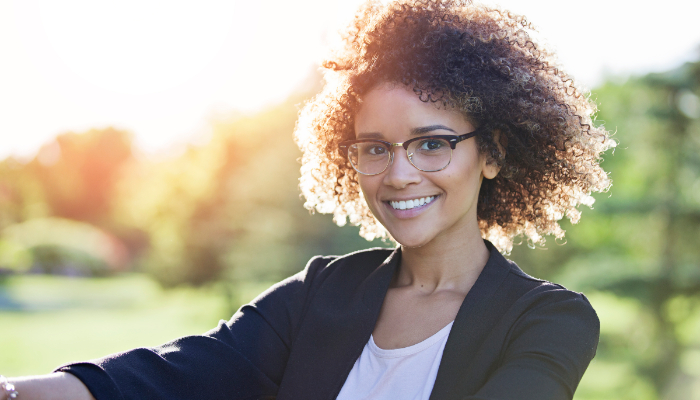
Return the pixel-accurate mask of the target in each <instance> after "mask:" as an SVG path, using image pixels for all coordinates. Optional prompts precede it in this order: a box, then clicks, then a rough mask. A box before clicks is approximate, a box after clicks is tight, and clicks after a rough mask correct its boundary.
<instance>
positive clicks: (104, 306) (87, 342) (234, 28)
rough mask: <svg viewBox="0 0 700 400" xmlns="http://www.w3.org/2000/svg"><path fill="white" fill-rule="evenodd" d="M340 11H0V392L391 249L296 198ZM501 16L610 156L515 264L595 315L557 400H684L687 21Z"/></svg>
mask: <svg viewBox="0 0 700 400" xmlns="http://www.w3.org/2000/svg"><path fill="white" fill-rule="evenodd" d="M359 3H360V1H359V0H344V1H340V0H303V1H302V0H298V1H293V2H290V1H282V0H274V1H268V2H264V3H262V2H248V3H244V2H240V1H213V0H212V1H210V0H200V1H197V2H196V4H195V2H191V3H186V2H162V1H152V0H139V1H130V0H122V1H119V2H93V1H87V0H64V1H61V2H53V1H48V0H45V1H39V0H24V1H19V0H17V1H13V0H0V57H2V62H1V63H0V160H2V161H0V373H2V374H4V375H10V376H12V375H19V374H41V373H47V372H50V371H51V370H52V369H53V368H55V367H57V366H58V365H60V364H62V363H67V362H70V361H74V360H82V359H89V358H95V357H99V356H102V355H106V354H109V353H113V352H117V351H121V350H125V349H128V348H132V347H140V346H151V345H156V344H160V343H163V342H165V341H168V340H170V339H173V338H175V337H178V336H183V335H188V334H197V333H202V332H204V331H206V330H208V329H210V328H212V327H214V326H215V325H216V324H217V323H218V321H219V320H220V319H228V318H229V317H230V315H231V314H232V313H233V312H234V311H235V310H236V309H237V308H238V307H239V306H240V304H242V303H244V302H247V301H249V300H251V299H252V298H253V297H254V296H255V295H257V294H258V293H260V292H261V291H262V290H264V289H265V288H266V287H268V286H269V285H270V284H271V283H272V282H275V281H278V280H280V279H282V278H284V277H286V276H289V275H291V274H293V273H295V272H296V271H299V270H300V269H301V268H303V266H304V265H305V263H306V261H307V260H308V259H309V258H310V257H311V256H313V255H316V254H342V253H346V252H349V251H353V250H357V249H362V248H366V247H369V246H389V244H387V243H382V242H375V243H368V242H366V241H364V240H363V239H361V238H360V237H359V236H358V234H357V232H358V230H357V228H355V227H343V228H338V227H337V226H335V225H334V224H333V223H332V221H331V218H330V216H324V215H310V214H309V212H308V211H306V210H305V209H304V208H303V207H302V204H303V201H302V200H301V199H300V197H299V193H298V190H297V179H298V176H299V163H298V161H297V160H298V158H299V157H300V153H299V151H298V149H297V148H296V146H295V145H294V143H293V140H292V130H293V128H294V123H295V119H296V116H297V112H298V109H299V107H300V105H301V104H303V103H304V101H305V100H306V99H309V98H310V97H312V96H313V95H314V94H315V93H317V92H318V91H319V90H320V88H321V81H322V80H321V75H320V73H319V72H318V70H317V66H318V65H319V63H320V61H321V60H322V59H323V56H324V54H325V52H326V51H327V49H328V47H329V46H332V45H333V43H335V42H336V41H337V40H338V39H337V34H336V33H337V31H338V29H339V28H340V27H342V26H343V25H344V24H345V23H347V21H349V19H350V18H351V17H352V15H353V13H354V10H355V9H356V7H357V5H358V4H359ZM491 4H493V3H491ZM498 4H499V5H501V6H502V7H504V8H507V9H510V10H513V11H515V12H517V13H521V14H525V15H526V16H528V18H529V19H530V21H532V22H533V23H534V24H535V26H536V27H537V28H538V29H539V32H540V36H541V38H542V40H543V41H545V42H547V43H548V44H549V45H550V47H553V48H554V49H556V50H557V52H558V54H559V57H560V61H561V63H562V64H563V65H564V68H565V69H566V70H567V71H568V72H570V73H571V74H572V75H573V76H574V78H575V79H576V81H577V82H579V84H581V85H583V86H584V87H585V88H587V89H588V90H590V91H591V97H592V98H593V99H594V100H595V101H597V102H598V104H599V108H600V111H599V113H598V114H597V119H596V123H597V124H600V125H604V126H605V127H606V128H607V129H609V130H610V131H612V132H615V136H614V137H615V139H616V141H617V142H618V147H617V148H616V149H615V151H614V152H609V153H607V154H605V156H604V158H605V161H604V162H603V165H604V167H605V169H606V170H607V171H609V172H610V174H611V177H612V179H613V182H614V185H613V187H612V189H611V190H610V192H608V193H602V194H598V195H596V196H595V197H596V199H597V201H596V203H595V207H594V209H591V210H589V209H588V208H586V207H584V209H583V218H582V219H581V222H580V223H579V224H577V225H573V226H572V225H571V224H569V223H568V221H564V222H563V223H562V225H563V227H564V229H566V230H567V239H566V242H567V243H566V244H565V245H564V244H563V243H556V242H555V241H554V240H553V239H550V240H548V242H547V245H546V246H544V247H537V248H534V249H533V248H528V246H527V244H522V245H520V246H516V248H515V249H514V250H513V253H512V255H511V258H512V259H514V260H515V261H516V262H518V264H519V265H520V266H521V267H522V268H523V269H524V270H525V271H526V272H528V273H530V274H532V275H534V276H537V277H540V278H545V279H549V280H552V281H555V282H558V283H561V284H564V285H565V286H567V287H568V288H570V289H572V290H576V291H582V292H584V293H585V294H586V295H587V296H588V297H589V299H590V300H591V302H592V303H593V305H594V307H595V308H596V310H597V312H598V314H599V317H600V319H601V323H602V328H601V329H602V337H601V342H600V346H599V348H598V354H597V356H596V358H595V359H594V361H593V363H592V364H591V367H590V368H589V370H588V372H587V373H586V375H585V376H584V379H583V381H582V383H581V385H580V387H579V390H578V392H577V394H576V399H578V400H584V399H635V400H645V399H648V400H656V399H674V400H675V399H678V400H680V399H683V400H685V399H700V239H699V237H700V100H699V97H698V96H699V95H700V47H699V46H700V29H698V25H697V22H696V20H695V18H696V16H697V15H698V12H700V4H698V3H693V4H691V2H688V1H681V0H668V1H665V2H663V4H661V3H657V4H653V5H649V6H643V5H642V4H641V3H639V2H635V3H630V2H626V1H617V0H612V1H609V0H608V1H602V0H590V1H587V2H585V3H580V2H566V3H562V2H555V1H545V0H540V1H537V0H531V1H528V2H519V3H518V2H517V1H515V0H508V1H505V0H504V1H501V2H498Z"/></svg>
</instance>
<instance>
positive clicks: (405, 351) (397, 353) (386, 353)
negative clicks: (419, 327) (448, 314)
mask: <svg viewBox="0 0 700 400" xmlns="http://www.w3.org/2000/svg"><path fill="white" fill-rule="evenodd" d="M452 324H454V321H452V322H450V323H449V324H447V325H446V326H445V327H443V328H442V329H440V330H439V331H437V333H435V334H434V335H432V336H430V337H429V338H427V339H425V340H423V341H422V342H418V343H416V344H414V345H412V346H408V347H401V348H398V349H382V348H380V347H379V346H377V344H376V343H375V342H374V335H370V337H369V343H367V346H368V348H369V350H370V351H371V352H372V353H373V354H374V355H375V356H377V357H380V358H399V357H406V356H410V355H411V354H416V353H419V352H421V351H423V350H425V349H427V348H429V347H431V346H434V345H436V344H438V343H439V342H440V341H441V340H442V339H444V338H445V336H447V335H449V333H450V329H452Z"/></svg>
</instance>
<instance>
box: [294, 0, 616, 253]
mask: <svg viewBox="0 0 700 400" xmlns="http://www.w3.org/2000/svg"><path fill="white" fill-rule="evenodd" d="M534 32H535V31H534V28H533V27H532V25H531V24H530V23H529V22H528V21H527V20H526V19H525V18H524V17H522V16H518V15H514V14H512V13H510V12H507V11H502V10H499V9H496V8H489V7H485V6H481V5H475V4H472V3H471V2H470V1H459V0H412V1H411V0H406V1H400V0H399V1H394V2H391V3H390V4H382V2H381V1H379V0H374V1H373V0H370V1H368V2H367V3H366V4H365V5H364V6H363V7H362V8H361V9H360V11H359V12H358V13H357V15H356V16H355V18H354V21H353V23H352V24H351V26H350V28H349V29H348V30H347V31H346V32H345V33H344V36H343V41H344V45H343V47H342V48H341V49H339V50H338V51H337V52H336V53H335V54H334V55H333V57H331V59H329V60H327V61H325V62H324V63H323V67H324V69H325V80H326V84H325V86H324V89H323V91H322V92H321V93H320V94H318V95H317V96H316V97H315V98H314V99H312V100H311V101H309V102H308V103H307V104H306V105H305V106H304V108H303V109H302V110H301V113H300V116H299V120H298V122H297V126H296V129H295V139H296V141H297V144H298V145H299V147H300V149H301V150H302V152H303V157H302V167H301V171H302V176H301V179H300V188H301V191H302V194H303V195H304V196H305V198H306V203H305V207H306V208H308V209H309V210H312V211H313V210H316V211H318V212H321V213H333V214H334V221H335V222H336V223H337V224H338V225H341V226H342V225H344V224H345V223H346V221H347V219H349V221H350V223H351V224H353V225H359V226H360V235H362V236H363V237H365V238H366V239H368V240H372V239H373V238H375V237H385V238H386V237H388V234H387V232H386V231H385V230H384V228H383V227H382V226H381V225H380V224H379V223H378V222H377V221H376V219H375V218H374V217H373V216H372V214H371V213H370V211H369V209H368V207H367V204H366V202H365V200H364V197H363V196H362V193H361V190H360V186H359V183H358V174H357V172H356V171H355V170H354V169H353V168H352V167H351V165H349V163H348V161H347V159H346V157H345V155H344V154H343V153H341V152H340V151H339V148H338V144H339V143H340V142H341V141H344V140H349V139H354V137H355V132H354V122H355V115H356V114H357V111H358V110H359V107H360V106H361V104H362V96H363V95H364V94H366V93H368V92H369V91H370V90H372V89H373V88H375V87H376V86H377V85H379V84H382V83H394V84H401V85H404V86H405V87H408V88H411V89H412V90H413V91H414V92H415V94H416V96H418V97H419V98H420V99H421V100H422V101H424V102H432V103H434V104H435V105H436V106H437V107H445V108H448V107H449V108H452V109H456V110H458V111H460V112H461V113H463V115H464V116H465V118H467V119H468V120H469V121H470V122H471V123H473V124H474V125H475V126H477V127H480V128H484V129H483V130H484V131H485V133H484V134H482V135H479V136H478V137H477V144H478V149H479V151H480V152H481V153H482V154H485V155H486V156H487V157H488V159H489V162H492V163H497V165H498V166H499V167H500V168H501V169H500V173H499V174H498V175H497V176H496V178H494V179H484V180H483V182H482V185H481V188H480V192H479V200H478V203H477V218H478V223H479V228H480V230H481V233H482V236H483V237H484V238H486V239H489V240H490V241H491V242H493V243H494V245H495V246H496V247H497V248H498V249H499V250H501V251H502V252H505V253H508V252H510V250H511V249H512V246H513V239H514V237H516V236H518V235H524V236H525V237H526V238H527V240H528V242H529V243H531V244H535V243H537V244H543V243H544V240H545V239H544V236H545V235H547V234H552V235H554V236H555V237H556V238H563V236H564V231H563V230H562V229H561V227H560V226H559V223H558V221H559V220H560V219H561V218H562V217H564V216H566V217H568V218H569V219H570V220H571V221H572V222H573V223H576V222H578V219H579V217H580V211H579V210H578V209H577V207H578V205H579V204H586V205H588V206H590V205H591V204H592V203H593V201H594V200H593V198H592V197H591V193H592V192H594V191H597V192H600V191H605V190H607V189H608V188H609V187H610V185H611V181H610V180H609V178H608V175H607V174H606V172H605V171H603V169H602V168H601V167H600V165H599V164H600V161H601V158H600V154H601V153H602V152H604V151H605V150H607V149H609V148H610V147H613V146H614V145H615V142H614V140H612V139H611V138H610V135H609V134H608V132H607V131H606V130H605V129H604V128H602V127H595V126H594V125H593V123H592V116H593V115H594V113H595V111H596V108H595V104H594V103H593V102H592V101H591V100H590V98H589V97H588V96H587V95H585V94H583V93H582V92H581V90H580V89H578V88H577V87H576V86H575V85H574V81H573V79H572V78H571V77H569V76H568V75H567V74H566V73H565V72H564V71H563V70H562V69H561V68H559V67H558V66H557V64H556V61H555V58H554V55H553V53H551V52H549V51H547V50H546V49H544V48H543V47H542V46H541V45H539V44H537V43H536V42H535V41H534V39H533V38H532V36H533V33H534ZM496 138H498V142H499V143H496V141H495V140H496ZM499 146H500V148H501V149H504V150H505V151H504V152H502V151H501V150H500V149H499Z"/></svg>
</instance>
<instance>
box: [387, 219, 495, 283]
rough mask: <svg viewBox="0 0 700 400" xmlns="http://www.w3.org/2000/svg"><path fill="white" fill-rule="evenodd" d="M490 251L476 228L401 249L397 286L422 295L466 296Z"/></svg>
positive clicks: (396, 278) (396, 279)
mask: <svg viewBox="0 0 700 400" xmlns="http://www.w3.org/2000/svg"><path fill="white" fill-rule="evenodd" d="M489 254H490V253H489V249H488V248H487V247H486V244H485V243H484V240H483V239H482V238H481V232H480V231H479V229H478V228H477V227H475V228H474V229H470V230H468V231H466V232H464V231H463V232H460V234H459V235H454V234H453V235H450V237H449V238H440V239H438V238H436V240H433V241H431V242H430V243H429V244H427V245H425V246H422V247H414V248H407V247H405V246H402V247H401V265H400V267H399V270H398V274H397V276H396V277H395V280H394V284H395V285H396V286H414V287H417V288H421V291H427V292H434V291H440V290H456V291H460V292H463V293H464V294H465V295H466V293H467V292H468V291H469V289H470V288H471V287H472V285H473V284H474V282H476V279H477V278H478V277H479V274H480V273H481V271H482V270H483V268H484V266H485V265H486V262H487V261H488V259H489Z"/></svg>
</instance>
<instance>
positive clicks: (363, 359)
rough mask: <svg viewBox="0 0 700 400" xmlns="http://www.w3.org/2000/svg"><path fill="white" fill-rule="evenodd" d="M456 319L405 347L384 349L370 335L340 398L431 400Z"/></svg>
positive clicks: (338, 398)
mask: <svg viewBox="0 0 700 400" xmlns="http://www.w3.org/2000/svg"><path fill="white" fill-rule="evenodd" d="M453 322H454V321H453ZM453 322H450V323H449V324H448V325H447V326H445V327H444V328H442V329H440V331H439V332H438V333H436V334H434V335H433V336H431V337H429V338H427V339H425V340H424V341H422V342H420V343H416V344H414V345H413V346H409V347H404V348H401V349H392V350H384V349H380V348H379V347H377V345H376V344H375V343H374V337H373V336H370V338H369V342H368V343H367V344H366V345H365V348H364V349H363V350H362V354H361V355H360V358H358V359H357V361H355V365H354V366H353V367H352V370H351V371H350V375H348V379H347V380H346V381H345V384H344V385H343V388H342V389H341V390H340V394H338V397H337V398H336V400H397V399H400V400H428V398H429V397H430V392H432V390H433V385H434V384H435V377H436V376H437V372H438V368H439V367H440V360H441V359H442V352H443V351H444V350H445V343H447V337H448V335H449V334H450V329H452V324H453Z"/></svg>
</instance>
